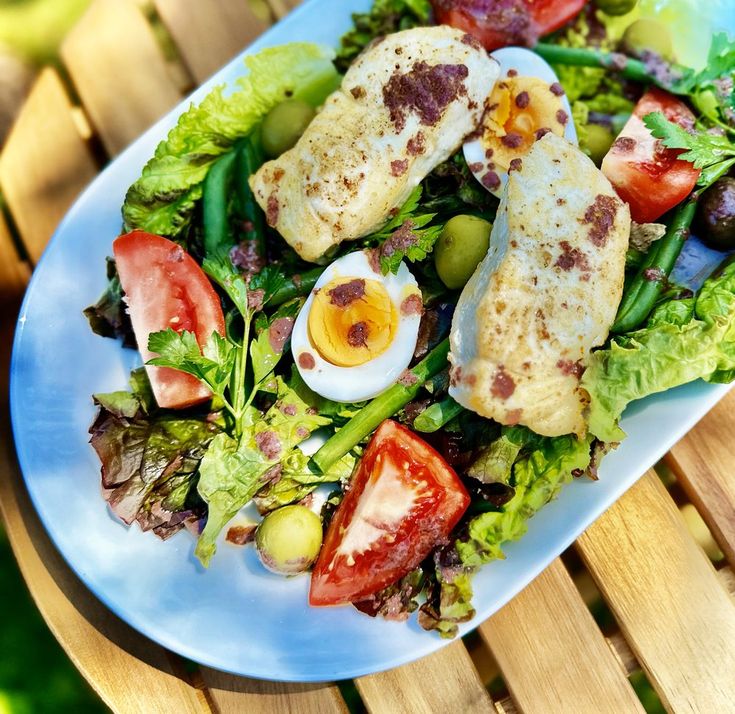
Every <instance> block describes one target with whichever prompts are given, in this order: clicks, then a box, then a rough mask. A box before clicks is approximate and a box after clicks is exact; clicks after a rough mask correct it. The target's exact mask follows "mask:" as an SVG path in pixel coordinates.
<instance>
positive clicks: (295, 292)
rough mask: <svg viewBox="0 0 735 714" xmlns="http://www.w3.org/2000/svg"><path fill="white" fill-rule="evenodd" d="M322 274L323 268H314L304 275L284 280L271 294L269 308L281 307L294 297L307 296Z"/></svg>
mask: <svg viewBox="0 0 735 714" xmlns="http://www.w3.org/2000/svg"><path fill="white" fill-rule="evenodd" d="M323 272H324V268H314V269H312V270H307V271H306V272H305V273H301V274H300V275H294V276H293V278H289V279H288V280H286V282H285V283H284V284H283V285H281V287H280V288H278V290H276V292H275V293H273V297H272V298H271V299H270V300H269V301H268V304H269V305H270V306H271V307H273V306H275V305H282V304H283V303H284V302H288V301H289V300H293V299H294V298H295V297H301V296H303V295H308V294H309V293H310V292H311V290H312V288H313V287H314V286H315V285H316V281H317V280H319V277H320V276H321V274H322V273H323Z"/></svg>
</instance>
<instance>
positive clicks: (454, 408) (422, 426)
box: [413, 397, 464, 433]
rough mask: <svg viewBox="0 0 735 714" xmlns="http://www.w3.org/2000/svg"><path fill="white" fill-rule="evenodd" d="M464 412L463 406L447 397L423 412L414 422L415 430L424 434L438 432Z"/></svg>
mask: <svg viewBox="0 0 735 714" xmlns="http://www.w3.org/2000/svg"><path fill="white" fill-rule="evenodd" d="M463 411H464V407H463V406H462V405H460V404H457V402H455V401H454V399H452V398H451V397H445V398H444V399H442V400H441V401H440V402H436V403H434V404H432V405H431V406H430V407H428V408H427V409H426V410H424V411H423V412H421V414H419V415H418V416H417V417H416V418H415V419H414V420H413V428H414V429H416V431H423V432H424V433H431V432H434V431H438V430H439V429H441V428H442V427H443V426H444V425H445V424H448V423H449V422H450V421H452V419H454V417H456V416H458V415H460V414H461V413H462V412H463Z"/></svg>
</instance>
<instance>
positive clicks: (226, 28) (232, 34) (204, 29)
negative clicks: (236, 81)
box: [154, 0, 268, 83]
mask: <svg viewBox="0 0 735 714" xmlns="http://www.w3.org/2000/svg"><path fill="white" fill-rule="evenodd" d="M154 4H155V6H156V9H157V10H158V14H159V16H160V17H161V19H162V20H163V22H164V24H165V25H166V27H167V28H168V31H169V32H170V33H171V36H172V37H173V38H174V41H175V42H176V45H177V48H178V50H179V53H180V54H181V56H182V58H183V59H184V61H185V62H186V65H187V67H188V68H189V71H190V72H191V74H192V76H193V77H194V79H195V80H196V81H197V83H201V82H203V81H204V80H205V79H207V77H209V76H210V75H211V74H212V73H213V72H214V71H215V70H217V69H219V68H220V67H221V66H222V65H223V64H225V62H227V61H228V60H230V59H232V58H233V57H234V56H235V55H236V54H237V53H238V52H240V51H241V50H242V49H244V48H245V47H246V46H247V45H248V44H249V43H250V42H252V41H253V40H254V39H255V38H256V37H257V36H258V35H260V34H261V33H262V32H263V31H264V30H265V29H266V27H267V26H268V23H266V22H265V21H263V20H262V19H261V18H259V17H258V16H257V15H256V14H255V13H254V12H253V11H252V10H251V9H250V6H249V4H248V3H247V2H246V0H209V1H208V2H181V0H154Z"/></svg>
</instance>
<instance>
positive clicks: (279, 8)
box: [267, 0, 301, 20]
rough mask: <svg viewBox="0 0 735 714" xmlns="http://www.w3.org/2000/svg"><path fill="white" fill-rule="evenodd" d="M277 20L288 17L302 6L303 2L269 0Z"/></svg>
mask: <svg viewBox="0 0 735 714" xmlns="http://www.w3.org/2000/svg"><path fill="white" fill-rule="evenodd" d="M267 2H268V5H270V8H271V10H272V11H273V14H274V15H275V17H276V19H277V20H280V19H281V18H283V17H286V15H288V13H289V12H291V10H293V9H294V8H295V7H296V6H297V5H300V4H301V0H267Z"/></svg>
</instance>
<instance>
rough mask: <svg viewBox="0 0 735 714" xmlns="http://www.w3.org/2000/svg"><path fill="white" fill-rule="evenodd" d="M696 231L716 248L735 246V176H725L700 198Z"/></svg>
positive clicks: (695, 225) (723, 248)
mask: <svg viewBox="0 0 735 714" xmlns="http://www.w3.org/2000/svg"><path fill="white" fill-rule="evenodd" d="M694 221H695V222H694V232H695V233H696V234H697V235H698V236H699V237H700V238H701V239H702V240H703V241H704V242H705V243H706V244H707V245H709V246H710V247H712V248H714V249H715V250H733V249H734V248H735V178H732V177H731V176H723V177H722V178H721V179H719V180H718V181H716V182H715V183H714V184H713V185H712V186H710V187H709V188H708V189H707V190H706V191H705V192H704V194H703V195H702V198H700V199H699V205H698V206H697V214H696V216H695V218H694Z"/></svg>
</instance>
